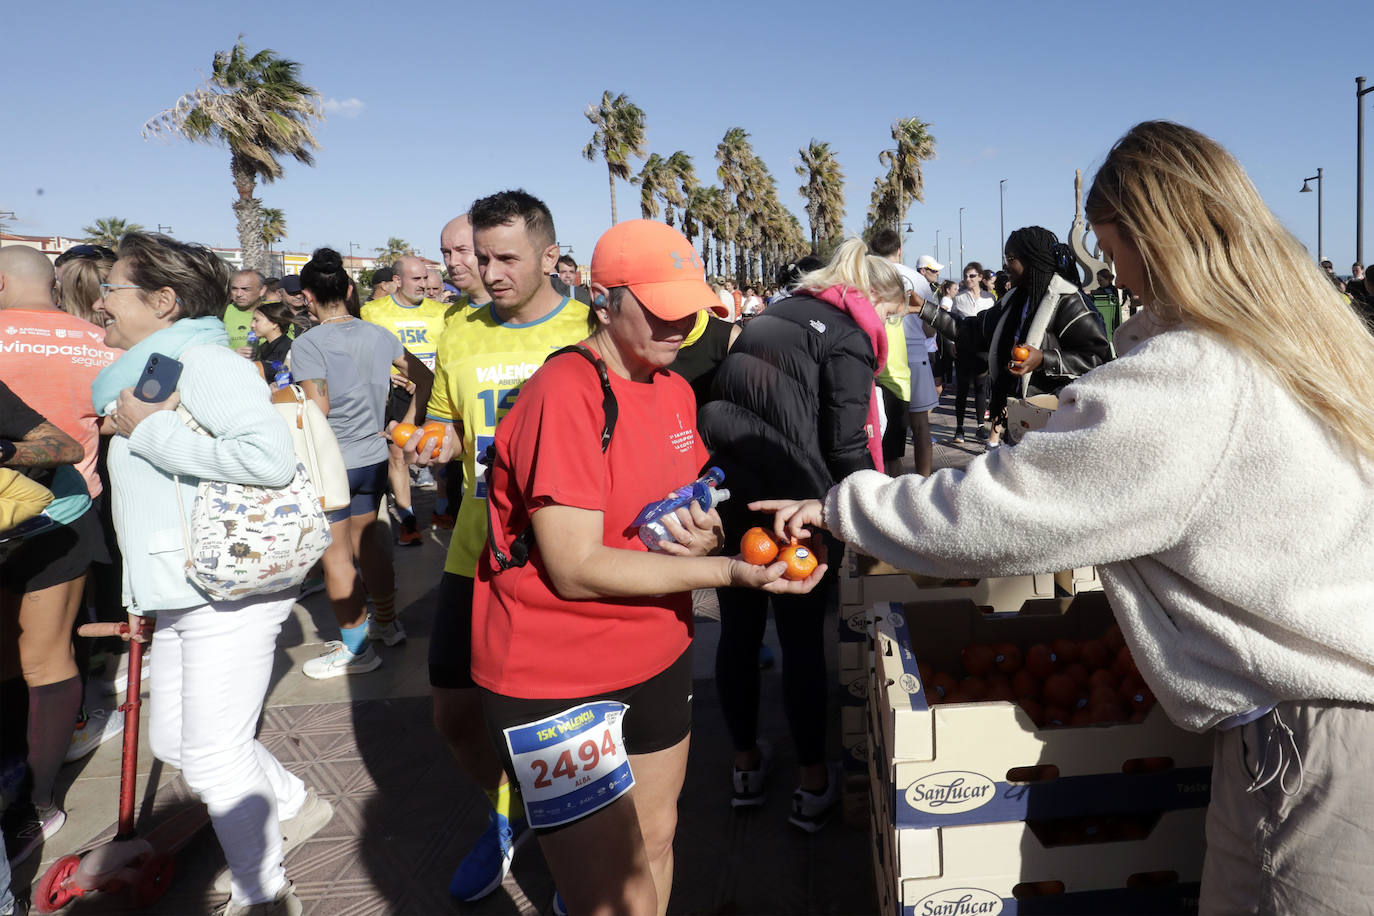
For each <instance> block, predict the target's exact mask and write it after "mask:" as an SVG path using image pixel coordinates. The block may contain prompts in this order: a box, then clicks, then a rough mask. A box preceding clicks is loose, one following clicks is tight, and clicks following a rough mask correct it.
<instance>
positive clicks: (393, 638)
mask: <svg viewBox="0 0 1374 916" xmlns="http://www.w3.org/2000/svg"><path fill="white" fill-rule="evenodd" d="M367 638H368V639H370V640H372V641H373V642H381V643H385V644H386V645H388V646H395V645H399V644H401V643H403V642H405V641H406V631H405V628H404V627H402V626H401V618H399V617H396V618H393V619H392V621H391V623H388V624H387V625H386V626H382V625H381V624H379V623H377V618H376V617H375V616H374V615H372V614H368V615H367Z"/></svg>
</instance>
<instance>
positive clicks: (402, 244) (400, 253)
mask: <svg viewBox="0 0 1374 916" xmlns="http://www.w3.org/2000/svg"><path fill="white" fill-rule="evenodd" d="M414 253H415V246H414V245H412V244H410V243H409V242H407V241H406V240H405V239H398V238H396V237H395V236H392V237H391V238H389V239H387V240H386V246H385V247H383V248H378V249H377V261H378V262H379V263H381V264H395V263H396V262H397V261H399V260H400V259H401V258H403V257H405V256H406V255H408V254H414Z"/></svg>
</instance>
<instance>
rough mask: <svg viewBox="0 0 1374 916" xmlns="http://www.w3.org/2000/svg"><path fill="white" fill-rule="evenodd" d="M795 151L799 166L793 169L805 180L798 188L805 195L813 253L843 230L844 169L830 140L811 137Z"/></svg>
mask: <svg viewBox="0 0 1374 916" xmlns="http://www.w3.org/2000/svg"><path fill="white" fill-rule="evenodd" d="M797 152H798V154H799V155H800V156H801V165H798V166H797V167H796V171H797V174H798V175H799V176H801V177H802V178H805V179H806V184H804V185H802V186H801V187H800V188H798V189H797V191H798V193H800V194H801V196H802V197H804V198H806V218H807V219H808V220H809V221H810V223H811V253H812V254H815V253H816V252H818V251H819V250H820V244H821V242H822V241H823V240H829V239H833V238H835V237H837V236H839V235H840V234H841V232H842V231H843V230H842V228H841V227H842V225H843V223H844V172H843V171H841V169H840V163H839V160H838V159H836V158H835V154H834V152H833V151H832V150H831V149H830V144H829V143H825V142H823V141H821V140H812V141H811V143H810V145H808V146H807V147H806V148H805V149H801V150H798V151H797Z"/></svg>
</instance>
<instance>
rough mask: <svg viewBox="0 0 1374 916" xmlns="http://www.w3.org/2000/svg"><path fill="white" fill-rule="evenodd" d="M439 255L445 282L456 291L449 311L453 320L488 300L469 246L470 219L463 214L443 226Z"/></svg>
mask: <svg viewBox="0 0 1374 916" xmlns="http://www.w3.org/2000/svg"><path fill="white" fill-rule="evenodd" d="M439 254H440V255H441V256H442V257H443V259H444V266H445V267H447V268H448V278H449V281H450V282H451V283H452V284H453V285H454V286H456V287H457V288H458V301H457V302H456V303H454V305H456V306H457V308H456V309H455V308H452V307H451V308H450V309H449V317H450V318H451V317H453V316H454V315H455V314H458V313H460V312H462V311H464V310H466V309H469V308H476V307H478V306H479V305H486V304H487V303H488V302H490V301H491V296H490V295H488V293H487V288H486V287H485V286H483V285H482V277H481V276H480V275H479V274H478V273H477V250H476V249H475V248H473V245H472V220H471V219H469V218H468V215H467V214H466V213H464V214H463V215H461V216H455V217H454V218H453V219H451V220H449V221H448V222H447V223H445V224H444V228H443V231H441V232H440V233H439Z"/></svg>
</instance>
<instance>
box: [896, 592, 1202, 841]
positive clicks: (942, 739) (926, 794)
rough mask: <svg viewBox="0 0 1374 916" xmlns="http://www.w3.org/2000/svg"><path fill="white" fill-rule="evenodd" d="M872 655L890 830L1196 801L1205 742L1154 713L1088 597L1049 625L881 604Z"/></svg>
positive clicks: (1098, 605) (1092, 595)
mask: <svg viewBox="0 0 1374 916" xmlns="http://www.w3.org/2000/svg"><path fill="white" fill-rule="evenodd" d="M873 653H874V666H873V675H872V677H873V680H872V682H871V684H870V686H869V697H870V702H869V714H870V736H869V752H870V755H871V756H872V758H873V760H874V764H875V766H876V767H878V768H879V770H880V772H879V774H878V775H879V776H880V777H881V780H877V781H875V791H878V790H881V791H886V792H890V793H891V800H890V802H891V803H890V807H891V810H892V812H893V824H894V826H895V827H897V828H916V827H936V826H948V825H955V824H979V823H992V822H1009V821H1026V820H1051V819H1059V818H1069V817H1100V816H1120V815H1137V814H1144V813H1150V812H1159V811H1166V810H1172V809H1178V808H1201V807H1204V806H1205V805H1206V804H1207V801H1208V799H1209V797H1210V782H1211V759H1212V739H1211V737H1210V736H1208V735H1198V734H1193V733H1189V732H1185V731H1183V730H1182V729H1180V728H1178V727H1177V726H1175V725H1173V724H1172V723H1171V722H1169V720H1168V719H1167V718H1166V716H1165V715H1164V712H1163V710H1161V709H1159V708H1158V707H1157V706H1155V705H1154V697H1153V695H1152V694H1151V693H1150V691H1149V688H1148V687H1146V686H1145V684H1144V682H1143V680H1141V679H1140V677H1139V673H1138V672H1137V671H1136V670H1135V666H1134V663H1133V662H1132V661H1131V660H1130V658H1129V652H1128V651H1127V650H1126V649H1125V647H1124V643H1122V642H1121V640H1120V633H1119V631H1117V630H1115V628H1114V627H1113V625H1112V618H1111V611H1110V608H1109V607H1108V606H1107V603H1106V599H1105V596H1104V595H1103V594H1102V593H1101V592H1086V593H1084V594H1082V595H1079V596H1078V597H1077V598H1075V599H1074V600H1073V602H1072V604H1071V605H1070V607H1069V608H1068V610H1067V611H1065V612H1064V613H1062V614H1048V613H1046V614H1015V615H986V614H983V613H981V612H980V611H978V610H976V609H974V608H971V607H968V606H967V604H963V605H960V604H957V603H956V604H951V605H949V606H947V607H945V606H941V607H938V608H937V607H935V606H931V605H919V606H914V605H901V604H896V603H889V604H887V605H885V606H883V607H879V608H875V609H874V642H873ZM879 781H880V782H881V783H882V786H881V787H880V786H879V785H877V782H879Z"/></svg>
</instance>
